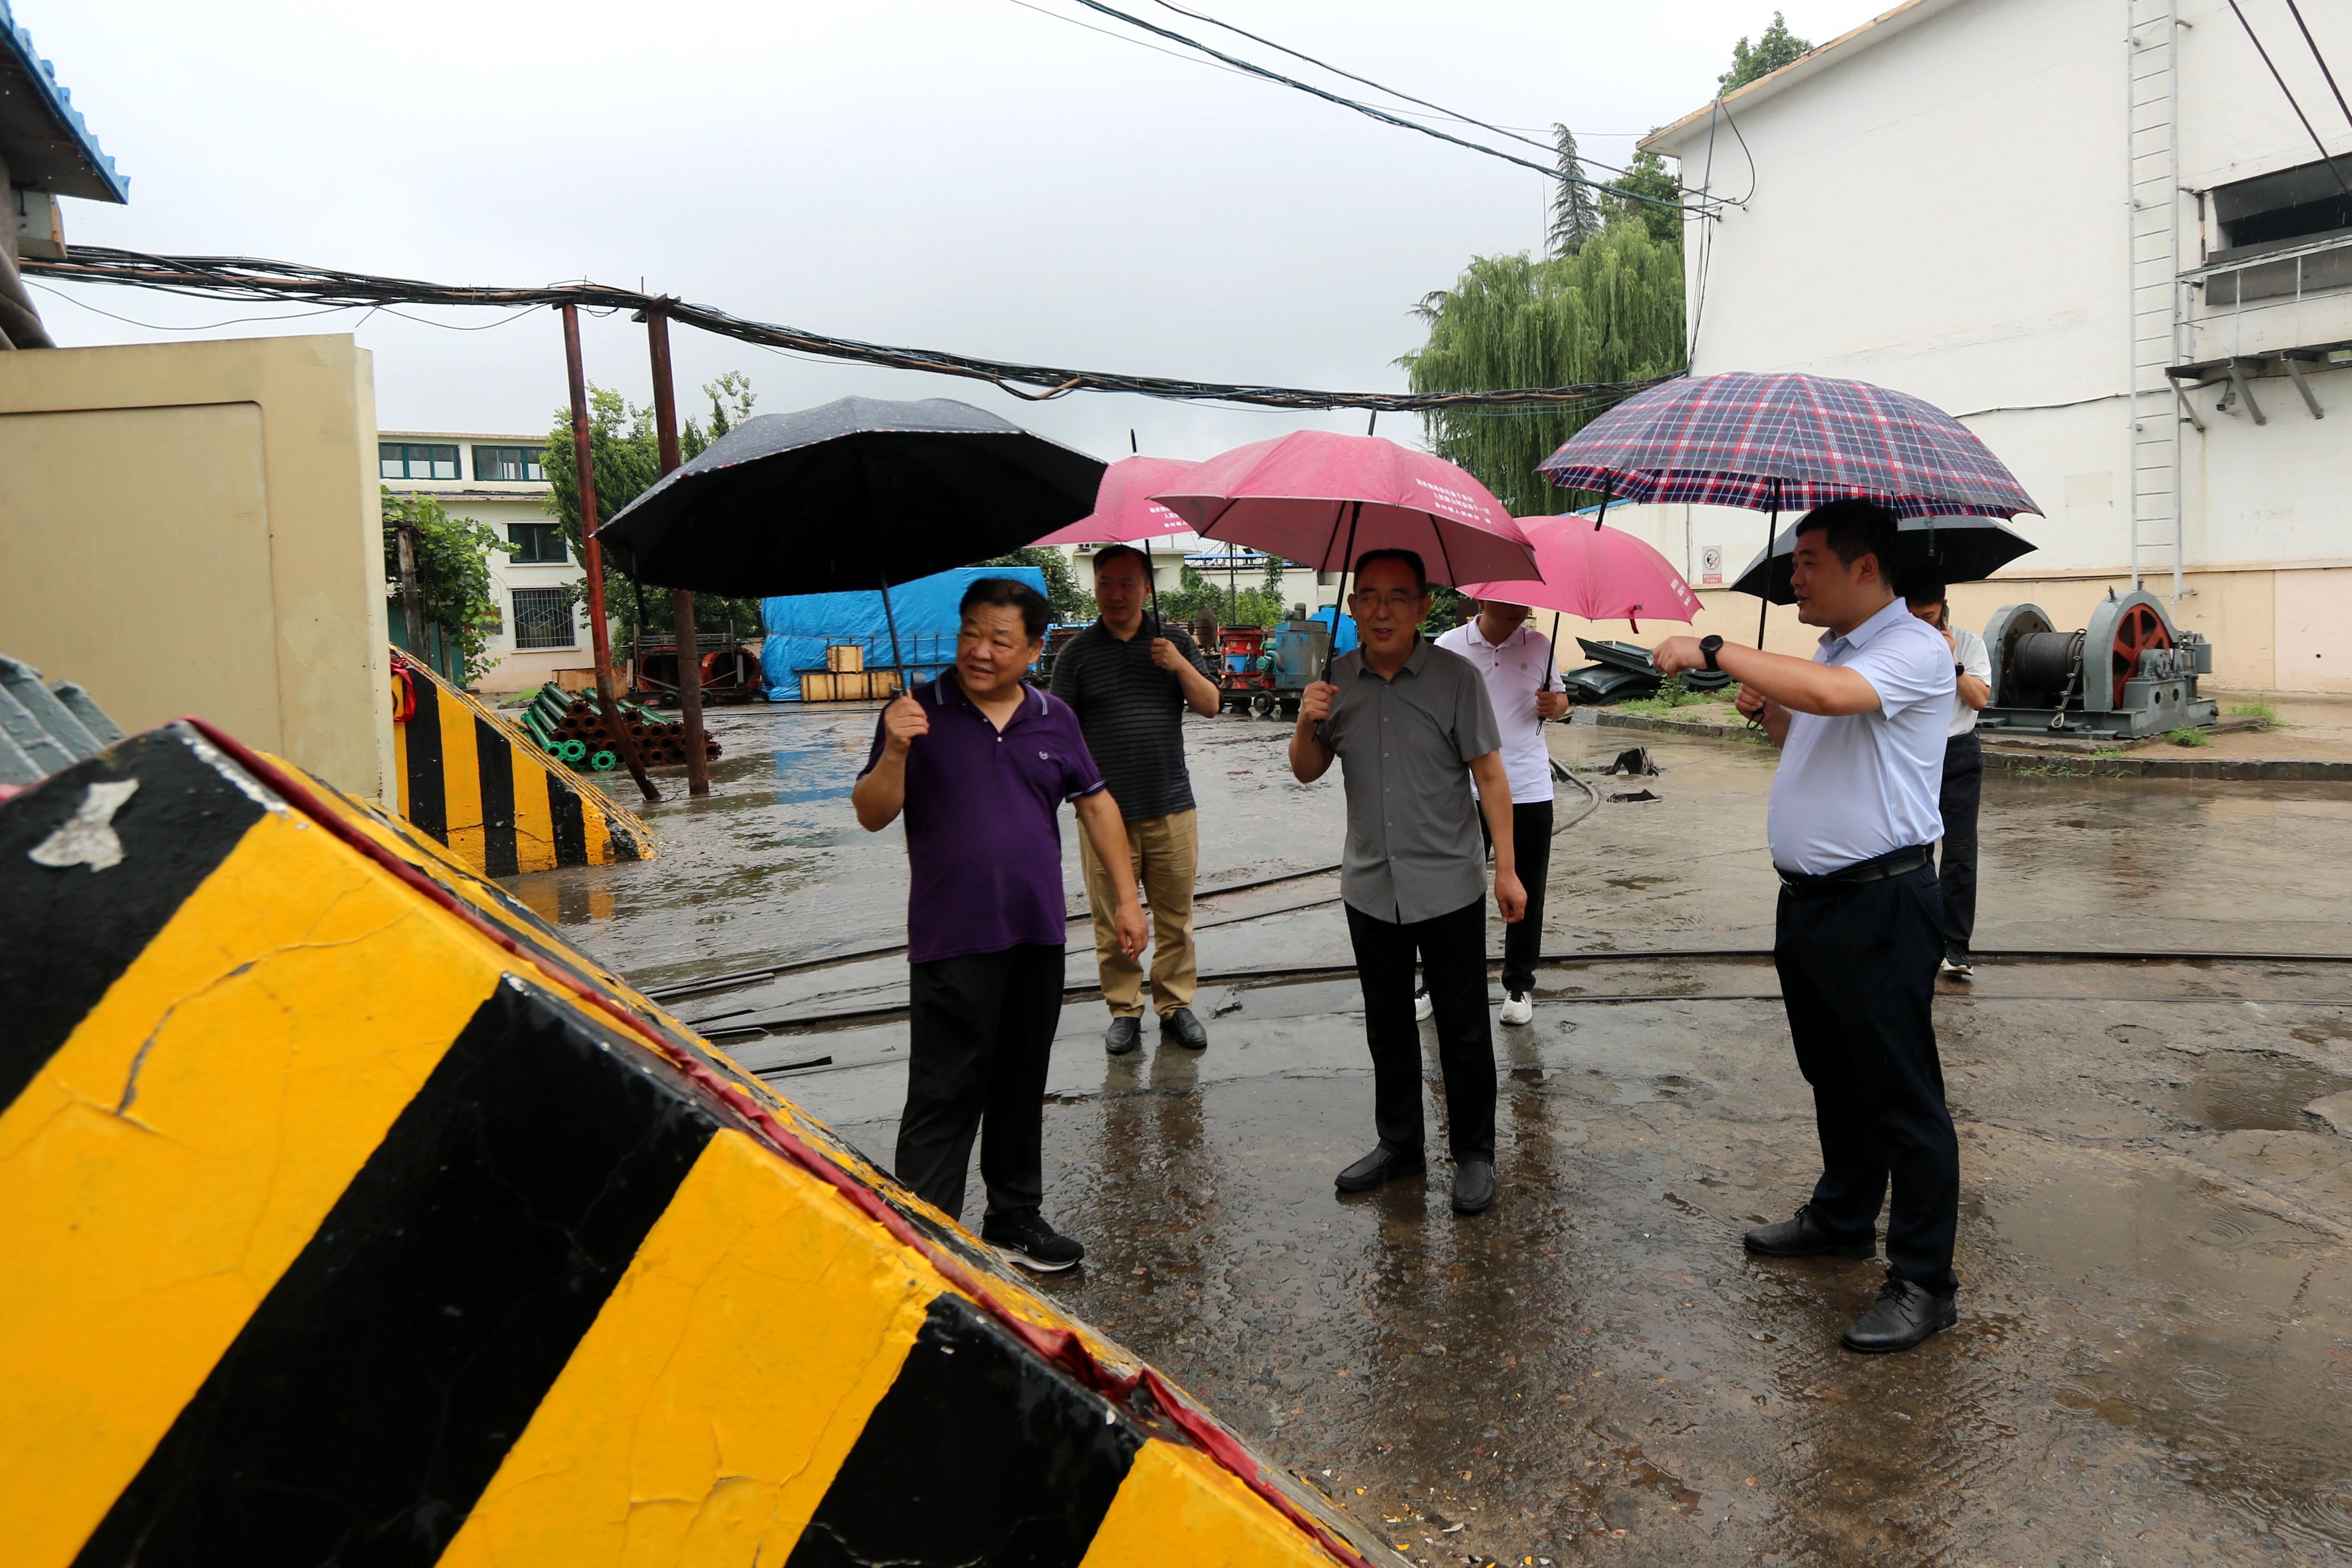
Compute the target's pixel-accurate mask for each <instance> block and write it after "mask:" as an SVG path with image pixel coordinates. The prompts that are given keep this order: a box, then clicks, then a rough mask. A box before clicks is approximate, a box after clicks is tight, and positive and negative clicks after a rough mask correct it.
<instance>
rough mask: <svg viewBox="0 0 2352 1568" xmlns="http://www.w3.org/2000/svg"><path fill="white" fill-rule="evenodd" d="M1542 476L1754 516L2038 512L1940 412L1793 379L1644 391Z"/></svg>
mask: <svg viewBox="0 0 2352 1568" xmlns="http://www.w3.org/2000/svg"><path fill="white" fill-rule="evenodd" d="M1538 471H1539V472H1541V473H1542V474H1543V475H1544V477H1545V478H1546V479H1549V480H1550V481H1551V482H1552V483H1553V484H1556V485H1559V486H1560V487H1561V488H1563V489H1582V490H1599V491H1601V493H1602V494H1603V495H1607V496H1610V497H1612V498H1614V499H1616V500H1629V501H1696V502H1700V503H1703V504H1705V505H1708V506H1734V507H1741V508H1744V509H1746V510H1749V511H1767V510H1770V511H1782V510H1787V511H1807V510H1811V509H1812V508H1814V507H1817V506H1819V505H1821V504H1822V502H1824V501H1832V500H1851V499H1860V500H1874V501H1876V502H1878V503H1879V504H1880V505H1881V506H1884V507H1886V508H1888V509H1890V510H1893V511H1894V512H1895V515H1896V516H1898V517H1935V516H1948V515H1950V514H1952V513H1955V512H1970V513H1974V514H1977V515H1979V516H1983V517H2014V516H2016V515H2017V514H2018V513H2019V512H2021V511H2030V512H2032V513H2034V514H2035V515H2036V516H2040V515H2041V512H2042V509H2041V508H2040V507H2038V506H2036V505H2034V504H2033V498H2032V496H2029V495H2027V494H2026V493H2025V489H2024V487H2022V486H2021V485H2020V484H2019V483H2018V482H2017V479H2016V477H2015V476H2014V475H2012V474H2011V472H2010V471H2009V469H2008V468H2005V467H2003V466H2002V464H2001V461H2000V458H1996V457H1994V456H1993V455H1992V453H1991V452H1990V450H1988V449H1987V448H1986V447H1985V444H1984V443H1983V442H1982V441H1979V440H1978V439H1977V437H1976V435H1975V433H1974V432H1972V431H1971V430H1969V427H1968V426H1965V425H1962V424H1961V423H1960V422H1959V421H1958V420H1957V419H1955V418H1953V417H1952V416H1950V415H1948V414H1946V413H1945V412H1944V411H1943V410H1942V409H1940V408H1937V407H1936V406H1935V405H1932V404H1928V403H1925V402H1922V401H1921V400H1920V399H1918V398H1916V397H1913V396H1910V395H1907V394H1906V393H1900V392H1889V391H1887V390H1886V389H1885V387H1883V386H1873V385H1871V384H1869V383H1868V382H1863V381H1836V380H1832V379H1831V378H1829V377H1826V376H1818V375H1800V374H1795V373H1793V372H1786V373H1781V374H1773V375H1759V374H1753V373H1751V372H1748V371H1727V372H1725V373H1724V374H1720V375H1707V376H1696V377H1692V378H1687V379H1685V380H1681V381H1670V382H1668V383H1666V384H1664V385H1663V386H1655V387H1652V388H1651V389H1650V390H1649V391H1647V392H1644V393H1643V394H1641V395H1639V396H1637V397H1630V398H1627V399H1626V400H1625V401H1624V402H1622V403H1621V404H1619V405H1617V406H1616V407H1614V408H1612V409H1611V410H1610V411H1609V412H1608V413H1606V414H1604V415H1602V416H1601V417H1600V418H1598V419H1596V420H1594V421H1593V422H1592V423H1591V424H1590V425H1587V426H1585V427H1584V428H1583V429H1581V430H1580V431H1578V432H1577V433H1576V434H1575V436H1573V437H1570V440H1569V443H1568V445H1566V446H1565V447H1561V448H1560V449H1559V451H1557V452H1554V453H1553V454H1552V455H1551V456H1550V457H1549V458H1546V459H1545V460H1544V462H1543V463H1542V465H1541V467H1540V468H1539V470H1538Z"/></svg>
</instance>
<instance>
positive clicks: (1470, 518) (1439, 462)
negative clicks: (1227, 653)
mask: <svg viewBox="0 0 2352 1568" xmlns="http://www.w3.org/2000/svg"><path fill="white" fill-rule="evenodd" d="M1152 493H1153V496H1154V498H1155V499H1156V500H1160V501H1164V502H1165V503H1167V505H1168V508H1169V510H1171V511H1174V512H1175V513H1176V514H1177V515H1178V516H1180V517H1181V518H1183V519H1184V520H1185V521H1187V522H1189V523H1191V524H1192V529H1193V531H1195V532H1197V533H1199V534H1200V535H1201V536H1202V538H1204V539H1215V540H1222V541H1225V542H1230V543H1234V544H1247V545H1253V546H1255V548H1257V549H1259V550H1263V551H1265V552H1266V553H1267V554H1269V555H1274V556H1279V557H1281V558H1283V559H1285V560H1288V561H1296V562H1297V563H1300V564H1301V565H1303V566H1306V567H1307V568H1309V569H1310V570H1312V571H1317V572H1339V573H1341V574H1345V573H1346V572H1348V571H1349V568H1350V567H1351V566H1352V565H1353V563H1355V560H1356V558H1357V557H1358V556H1359V555H1360V554H1361V553H1363V552H1365V551H1368V550H1411V551H1412V552H1415V553H1416V554H1418V555H1419V556H1420V557H1421V559H1422V563H1423V565H1425V566H1426V567H1427V568H1428V571H1429V577H1430V580H1431V581H1432V582H1434V583H1444V584H1449V585H1450V584H1459V583H1465V582H1471V581H1475V580H1479V579H1485V578H1516V577H1531V576H1534V575H1536V561H1535V555H1534V553H1533V552H1531V551H1530V550H1529V549H1528V541H1527V536H1526V535H1525V534H1524V533H1522V532H1520V531H1519V525H1518V523H1517V522H1516V521H1513V520H1512V517H1511V514H1510V513H1509V512H1507V511H1505V510H1503V503H1502V502H1500V501H1498V500H1496V499H1495V498H1494V497H1493V496H1492V495H1490V494H1489V493H1487V490H1486V486H1484V485H1482V484H1480V483H1479V482H1478V481H1477V480H1476V479H1472V478H1471V477H1470V476H1469V475H1468V474H1466V473H1465V472H1464V471H1463V470H1462V469H1460V468H1455V467H1454V465H1453V464H1451V463H1449V462H1446V461H1445V460H1444V458H1433V457H1431V456H1430V455H1429V454H1428V453H1426V452H1416V451H1413V450H1412V449H1411V448H1410V447H1400V446H1398V445H1397V444H1396V443H1395V442H1393V441H1390V440H1384V439H1382V438H1381V437H1378V436H1341V435H1338V434H1336V433H1334V432H1332V431H1328V430H1297V431H1293V432H1292V433H1291V434H1289V435H1287V436H1285V437H1280V438H1279V439H1277V440H1273V441H1256V442H1253V443H1251V444H1250V445H1249V446H1246V447H1234V449H1233V450H1232V451H1230V452H1226V453H1224V454H1223V455H1222V456H1219V457H1214V458H1210V459H1209V460H1208V461H1207V462H1205V463H1196V464H1194V465H1192V468H1191V469H1190V470H1189V472H1187V473H1186V474H1185V475H1184V476H1182V478H1181V479H1180V480H1179V481H1178V482H1177V483H1175V484H1174V485H1172V486H1171V487H1170V488H1168V489H1159V490H1155V491H1153V492H1152Z"/></svg>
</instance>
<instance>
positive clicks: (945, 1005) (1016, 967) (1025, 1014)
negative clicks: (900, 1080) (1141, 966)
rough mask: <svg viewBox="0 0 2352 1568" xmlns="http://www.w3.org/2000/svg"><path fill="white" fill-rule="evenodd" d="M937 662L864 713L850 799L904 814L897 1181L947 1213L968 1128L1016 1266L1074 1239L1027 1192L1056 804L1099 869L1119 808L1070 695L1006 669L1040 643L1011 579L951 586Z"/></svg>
mask: <svg viewBox="0 0 2352 1568" xmlns="http://www.w3.org/2000/svg"><path fill="white" fill-rule="evenodd" d="M961 614H962V616H963V625H962V628H961V631H960V632H959V633H958V634H957V637H956V662H955V668H953V669H951V670H950V671H948V672H947V673H945V674H943V675H941V676H940V678H939V679H937V680H933V681H926V682H924V683H923V684H921V685H919V686H917V687H915V688H914V689H912V690H910V691H908V693H907V694H906V695H905V696H903V697H901V698H899V699H898V700H897V701H895V702H893V703H891V704H890V705H889V706H888V707H887V708H886V709H884V710H882V719H881V722H880V723H878V724H877V725H876V726H875V731H874V750H873V752H871V753H870V754H869V755H868V756H867V757H866V768H865V771H864V772H862V773H859V774H858V775H857V787H856V789H855V790H854V791H852V792H851V795H850V797H849V798H850V804H851V805H854V806H856V810H857V821H858V825H859V826H862V827H864V828H865V829H866V831H867V832H868V833H878V832H880V831H881V830H882V829H883V828H885V827H887V826H890V824H891V823H892V822H894V821H896V820H897V819H898V814H899V813H900V811H902V810H903V811H904V812H905V813H906V816H907V861H908V868H909V869H910V870H911V871H912V873H913V875H912V879H911V885H910V886H909V887H908V895H907V963H908V992H909V996H908V1001H909V1012H908V1026H907V1032H908V1072H907V1109H906V1111H905V1113H904V1114H903V1115H901V1116H900V1117H899V1119H898V1155H897V1160H896V1163H897V1166H898V1179H899V1180H900V1181H901V1182H903V1183H905V1184H907V1185H908V1187H909V1188H911V1189H912V1190H913V1191H914V1193H915V1195H916V1196H918V1197H919V1198H921V1199H922V1200H923V1201H924V1202H926V1203H928V1204H930V1205H933V1206H934V1207H936V1208H938V1209H940V1210H941V1211H943V1212H944V1213H946V1214H948V1215H951V1216H955V1217H958V1218H961V1215H962V1213H963V1188H964V1173H965V1171H966V1169H967V1168H968V1167H969V1166H970V1164H971V1142H972V1136H973V1134H974V1133H975V1132H979V1131H981V1130H982V1125H983V1123H984V1124H985V1127H986V1131H985V1133H984V1134H983V1136H982V1142H981V1149H980V1175H981V1180H982V1183H983V1184H985V1185H986V1186H987V1189H988V1215H987V1217H986V1218H985V1219H984V1220H982V1222H981V1228H980V1235H981V1239H982V1240H983V1241H985V1242H987V1243H988V1244H989V1245H990V1246H992V1247H995V1248H996V1249H997V1251H998V1252H1000V1253H1001V1254H1003V1256H1004V1257H1005V1258H1009V1259H1011V1260H1012V1261H1013V1262H1015V1263H1019V1264H1022V1265H1024V1266H1025V1267H1027V1268H1035V1269H1040V1270H1053V1269H1059V1268H1069V1267H1070V1265H1072V1264H1074V1263H1076V1262H1077V1261H1078V1259H1080V1258H1084V1257H1085V1256H1086V1255H1087V1249H1086V1248H1085V1247H1081V1246H1079V1245H1078V1243H1077V1242H1076V1241H1074V1240H1072V1239H1071V1238H1070V1237H1066V1236H1060V1235H1056V1234H1055V1230H1054V1227H1053V1226H1049V1225H1047V1224H1046V1223H1045V1215H1043V1214H1041V1213H1040V1212H1039V1208H1040V1205H1042V1203H1043V1202H1044V1200H1045V1178H1044V1174H1043V1172H1042V1169H1041V1166H1042V1160H1043V1155H1042V1152H1041V1150H1042V1144H1043V1142H1044V1138H1045V1065H1046V1059H1047V1058H1048V1056H1049V1054H1050V1053H1051V1051H1052V1049H1053V1044H1054V1028H1055V1025H1056V1024H1057V1023H1058V1022H1059V1021H1060V1019H1061V1016H1062V942H1063V939H1064V937H1065V935H1066V932H1067V928H1068V924H1069V920H1068V916H1067V914H1066V912H1065V909H1064V905H1063V901H1062V830H1061V825H1060V821H1059V816H1058V814H1059V812H1060V809H1061V805H1062V802H1064V801H1066V800H1067V801H1070V802H1072V803H1074V804H1075V805H1076V809H1077V814H1078V826H1080V827H1082V828H1083V829H1085V831H1086V835H1087V840H1088V842H1090V843H1091V844H1092V845H1093V847H1094V851H1095V855H1096V857H1097V858H1098V859H1099V860H1100V861H1101V862H1102V863H1103V864H1105V865H1108V866H1124V865H1126V864H1127V829H1126V827H1125V826H1123V825H1122V824H1121V822H1120V820H1119V815H1118V805H1117V804H1116V803H1115V802H1114V801H1113V800H1112V799H1111V796H1110V792H1109V791H1108V789H1105V788H1104V787H1103V778H1102V774H1101V773H1099V772H1097V770H1096V768H1095V761H1094V758H1093V757H1091V756H1089V755H1088V754H1087V742H1086V739H1085V737H1084V736H1083V735H1081V734H1080V733H1079V731H1078V718H1077V715H1076V713H1074V712H1072V711H1071V710H1070V708H1069V705H1068V704H1067V703H1065V702H1061V701H1058V700H1055V699H1054V698H1051V697H1048V696H1047V695H1045V693H1044V692H1042V691H1040V690H1038V689H1036V688H1034V687H1033V686H1030V685H1029V684H1027V683H1026V682H1025V681H1024V680H1023V679H1022V677H1023V675H1024V673H1026V672H1027V670H1028V668H1029V667H1030V666H1031V665H1033V664H1034V663H1035V662H1036V661H1037V656H1038V654H1039V653H1040V652H1041V651H1042V649H1043V644H1044V641H1045V619H1046V609H1045V600H1044V599H1043V598H1041V597H1039V596H1038V595H1037V592H1036V590H1034V589H1033V588H1031V587H1029V586H1028V585H1027V584H1024V583H1019V582H1015V581H1014V580H1013V579H1012V578H1009V577H982V578H980V579H979V580H977V581H976V582H974V583H973V584H971V586H970V587H968V588H966V589H965V590H964V595H963V604H962V606H961ZM1117 896H1118V906H1117V910H1116V912H1115V914H1114V917H1113V918H1114V921H1115V923H1116V925H1117V928H1118V941H1119V945H1120V947H1122V948H1123V949H1125V950H1126V952H1127V955H1128V957H1129V958H1130V959H1132V958H1133V957H1134V956H1135V955H1136V954H1137V953H1139V952H1142V951H1143V946H1144V942H1145V941H1146V940H1147V938H1148V935H1149V932H1148V931H1147V930H1146V928H1145V925H1144V919H1143V908H1142V906H1141V904H1140V903H1139V902H1138V900H1137V898H1136V892H1135V888H1134V886H1133V884H1132V883H1127V884H1124V885H1123V890H1121V891H1119V892H1118V895H1117Z"/></svg>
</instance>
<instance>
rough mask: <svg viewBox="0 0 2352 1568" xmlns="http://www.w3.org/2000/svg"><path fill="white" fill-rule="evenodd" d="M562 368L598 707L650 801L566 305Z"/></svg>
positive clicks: (583, 382)
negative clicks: (611, 604) (621, 680)
mask: <svg viewBox="0 0 2352 1568" xmlns="http://www.w3.org/2000/svg"><path fill="white" fill-rule="evenodd" d="M562 311H563V368H564V372H565V374H566V375H567V376H568V378H569V379H570V381H571V383H572V468H574V469H575V470H577V473H576V478H577V479H578V480H579V483H580V562H581V564H582V565H583V566H584V567H585V568H586V569H587V572H588V646H589V648H590V650H591V653H592V657H593V658H594V659H595V660H596V706H597V709H598V710H599V711H601V712H602V713H603V714H604V729H605V731H606V732H607V733H608V734H610V735H611V736H612V737H613V749H614V751H617V752H620V753H621V761H623V762H624V763H627V764H628V766H629V776H630V777H631V778H633V779H635V780H636V781H637V788H639V789H640V790H643V791H644V792H645V796H646V799H647V800H659V799H660V798H661V791H659V790H657V789H656V788H654V781H653V779H652V778H651V776H649V775H648V774H647V773H646V764H645V763H643V762H641V761H640V760H639V759H638V757H637V742H636V741H635V739H634V738H632V737H631V735H630V734H629V727H628V725H626V724H625V723H623V722H622V721H621V710H620V706H619V704H617V703H615V702H614V700H613V633H612V628H611V627H610V626H606V625H605V624H604V546H603V545H602V544H599V543H598V542H596V459H595V455H594V453H593V450H592V449H591V447H590V446H589V442H588V378H587V376H586V375H585V374H583V372H582V370H581V366H580V312H579V311H578V310H576V309H575V308H574V307H572V306H570V305H565V306H563V307H562Z"/></svg>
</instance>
